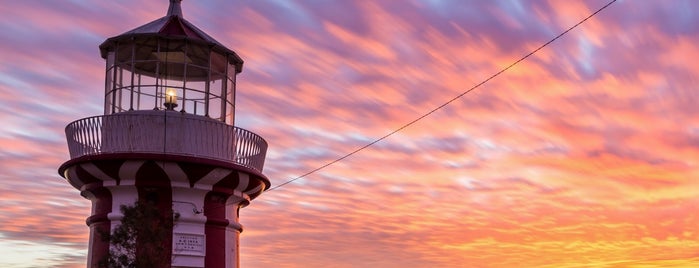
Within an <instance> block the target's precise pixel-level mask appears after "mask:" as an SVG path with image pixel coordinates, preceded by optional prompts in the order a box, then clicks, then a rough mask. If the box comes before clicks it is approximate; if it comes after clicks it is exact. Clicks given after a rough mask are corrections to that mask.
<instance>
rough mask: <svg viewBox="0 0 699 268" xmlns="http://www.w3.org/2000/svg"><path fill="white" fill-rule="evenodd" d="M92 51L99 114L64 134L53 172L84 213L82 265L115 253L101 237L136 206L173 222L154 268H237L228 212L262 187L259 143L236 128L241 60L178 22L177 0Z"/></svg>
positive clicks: (234, 219)
mask: <svg viewBox="0 0 699 268" xmlns="http://www.w3.org/2000/svg"><path fill="white" fill-rule="evenodd" d="M99 50H100V54H101V56H102V58H104V59H105V62H106V65H105V83H104V95H103V97H104V114H102V115H96V116H91V117H87V118H83V119H79V120H76V121H74V122H72V123H70V124H68V126H66V129H65V132H66V139H67V142H68V149H69V152H70V160H68V161H67V162H65V163H64V164H63V165H61V166H60V167H59V169H58V172H59V174H60V175H61V176H63V177H64V178H65V179H66V180H67V181H68V182H69V183H70V185H72V186H73V187H75V188H76V189H78V190H79V191H80V195H81V196H83V197H84V198H86V199H89V200H90V201H91V203H92V210H91V215H89V217H87V220H86V223H87V225H88V227H89V229H90V238H89V239H90V240H89V248H88V257H87V267H96V266H97V265H98V264H99V263H100V262H101V261H103V260H104V259H105V258H106V257H107V256H108V255H109V254H110V249H111V250H112V251H113V249H114V248H113V245H112V243H110V239H109V236H107V237H106V238H105V236H104V235H101V234H104V233H107V234H110V233H112V232H113V231H114V230H115V229H116V228H119V226H120V225H121V224H122V222H125V215H124V213H122V209H121V208H122V207H123V206H129V205H133V204H136V203H138V202H148V203H149V204H152V205H153V206H154V207H155V208H157V209H159V210H161V211H163V212H167V213H172V215H177V217H171V220H172V224H169V225H163V226H158V227H157V228H163V230H162V231H164V232H165V233H166V234H167V237H166V239H165V240H164V241H165V242H164V243H162V247H163V248H164V252H166V255H167V256H166V257H168V258H169V260H170V261H169V264H168V265H164V266H166V267H209V268H218V267H238V266H239V257H238V249H239V245H238V238H239V235H240V233H241V232H242V231H243V227H242V226H241V224H240V223H239V221H238V216H239V214H238V211H239V209H240V208H242V207H245V206H246V205H248V204H249V203H250V201H252V200H253V199H255V198H256V197H257V196H259V195H260V194H261V193H262V192H264V191H265V190H266V189H268V188H269V186H270V182H269V179H267V177H265V175H263V174H262V168H263V165H264V162H265V154H266V150H267V142H266V141H265V140H264V139H263V138H262V137H260V136H258V135H257V134H255V133H253V132H250V131H248V130H245V129H242V128H238V127H236V126H235V125H234V123H235V117H236V111H235V96H236V75H237V74H239V73H240V72H241V71H242V70H243V60H242V59H241V58H240V57H239V56H238V55H237V54H236V53H235V52H234V51H233V50H231V49H229V48H227V47H226V46H224V45H222V44H221V43H219V42H218V41H216V40H215V39H214V38H212V37H211V36H209V35H208V34H206V33H205V32H204V31H202V30H200V29H199V28H197V27H196V26H194V25H193V24H192V23H191V22H189V21H187V20H186V19H185V18H184V16H183V11H182V7H181V0H170V2H169V8H168V9H167V13H166V15H165V16H164V17H162V18H159V19H157V20H154V21H152V22H150V23H147V24H145V25H143V26H140V27H137V28H135V29H133V30H130V31H127V32H125V33H123V34H121V35H118V36H114V37H111V38H108V39H107V40H106V41H104V42H103V43H102V44H101V45H100V46H99ZM76 101H79V100H77V99H76ZM168 215H169V214H168ZM134 239H137V240H136V241H138V238H134ZM140 247H141V245H140V244H139V243H136V249H135V251H136V253H137V254H140V253H139V252H145V251H146V249H144V248H140Z"/></svg>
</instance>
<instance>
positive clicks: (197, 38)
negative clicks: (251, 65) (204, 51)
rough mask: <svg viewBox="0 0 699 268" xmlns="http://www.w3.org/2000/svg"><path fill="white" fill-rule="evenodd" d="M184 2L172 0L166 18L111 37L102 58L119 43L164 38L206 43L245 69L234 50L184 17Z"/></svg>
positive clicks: (105, 45) (102, 47)
mask: <svg viewBox="0 0 699 268" xmlns="http://www.w3.org/2000/svg"><path fill="white" fill-rule="evenodd" d="M181 2H182V0H170V6H169V8H168V11H167V15H165V17H162V18H159V19H157V20H154V21H151V22H149V23H146V24H145V25H143V26H140V27H137V28H135V29H133V30H130V31H127V32H125V33H123V34H120V35H117V36H114V37H110V38H109V39H107V40H105V41H104V42H103V43H102V44H101V45H100V53H101V56H102V58H104V59H106V58H107V51H109V50H110V48H111V47H113V45H114V44H115V43H117V42H119V41H125V40H132V38H138V37H153V36H157V37H162V38H166V39H186V40H188V41H193V42H199V43H205V44H207V45H209V46H210V47H212V49H213V50H217V51H220V52H221V53H224V54H226V55H227V56H228V60H229V62H231V63H233V64H234V65H235V66H236V72H237V73H239V72H241V71H242V69H243V59H241V58H240V57H239V56H238V54H236V53H235V52H234V51H233V50H230V49H228V48H227V47H226V46H224V45H223V44H221V43H219V42H218V41H216V39H214V38H213V37H211V36H209V35H208V34H206V33H205V32H204V31H202V30H201V29H199V28H197V27H196V26H194V24H192V23H191V22H189V21H187V20H186V19H184V17H183V16H182V7H181Z"/></svg>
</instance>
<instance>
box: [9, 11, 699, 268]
mask: <svg viewBox="0 0 699 268" xmlns="http://www.w3.org/2000/svg"><path fill="white" fill-rule="evenodd" d="M606 3H607V0H589V1H576V0H571V1H557V0H550V1H544V0H535V1H522V0H493V1H466V0H385V1H383V0H382V1H347V0H255V1H252V0H239V1H224V0H197V1H193V0H185V1H183V3H182V8H183V13H184V17H185V18H186V19H187V20H189V21H190V22H192V23H194V24H195V25H197V26H198V27H199V28H201V29H202V30H204V31H206V32H207V33H208V34H209V35H211V36H213V37H214V38H216V39H217V40H218V41H219V42H221V43H222V44H225V45H226V46H228V47H229V48H231V49H232V50H234V51H236V53H238V54H239V55H240V56H241V57H242V58H243V59H244V60H245V65H244V70H243V72H242V73H241V74H239V76H238V88H237V94H238V95H237V96H238V97H237V103H236V105H237V108H236V109H237V110H236V113H237V114H236V125H237V126H239V127H242V128H245V129H248V130H250V131H253V132H255V133H257V134H259V135H261V136H262V137H264V138H265V139H266V140H267V141H268V143H269V146H270V147H269V150H268V153H267V160H266V164H265V168H264V174H265V175H266V176H267V177H269V178H270V180H271V181H272V185H273V186H275V185H280V184H282V183H283V182H285V181H288V180H289V179H292V178H295V177H297V176H299V175H302V174H304V173H306V172H308V171H310V170H313V169H315V168H317V167H320V166H322V165H324V164H326V163H328V162H330V161H333V160H335V159H337V158H339V157H342V156H343V155H345V154H347V153H349V152H351V151H353V150H355V149H357V148H360V147H362V146H364V145H366V144H368V143H370V142H372V141H374V140H376V139H377V138H379V137H382V136H384V135H386V134H388V133H390V132H391V131H393V130H396V129H398V128H400V127H402V126H404V125H405V124H406V123H408V122H410V121H412V120H414V119H416V118H418V117H420V116H421V115H424V114H425V113H427V112H429V111H430V110H432V109H435V108H436V107H438V106H440V105H442V104H444V103H446V102H447V101H449V100H450V99H452V98H454V97H456V96H458V95H459V94H462V93H463V92H465V91H466V90H468V89H470V88H472V87H473V86H475V85H477V84H479V83H481V82H482V81H484V80H485V79H487V78H488V77H490V76H491V75H493V74H495V73H497V72H498V71H500V70H502V69H503V68H504V67H506V66H508V65H510V64H512V63H513V62H515V61H516V60H518V59H519V58H521V57H522V56H524V55H526V54H528V53H529V52H531V51H533V50H534V49H536V48H537V47H539V46H540V45H542V44H544V43H546V42H547V41H549V40H551V39H552V38H553V37H555V36H556V35H558V34H560V33H561V32H563V31H565V30H566V29H568V28H569V27H571V26H572V25H574V24H576V23H577V22H578V21H580V20H582V19H583V18H585V17H587V16H588V15H589V14H591V13H592V12H594V11H595V10H597V9H598V8H600V7H602V6H604V5H605V4H606ZM167 5H168V1H166V0H161V1H138V0H122V1H87V0H65V1H41V0H23V1H2V4H1V5H0V123H2V127H1V128H0V171H1V172H0V252H2V254H1V256H0V267H11V268H17V267H84V266H85V262H86V254H87V240H88V228H87V226H86V225H85V218H86V217H87V216H89V213H90V202H89V201H88V200H86V199H83V198H82V197H81V196H80V195H79V192H78V190H76V189H74V188H73V187H72V186H70V185H69V184H68V183H67V182H66V181H65V180H64V179H62V178H61V177H60V176H59V175H58V174H57V168H58V167H59V166H60V165H61V164H62V163H63V162H65V161H67V160H69V155H68V151H67V145H66V141H65V135H64V133H63V128H64V127H65V126H66V125H67V124H68V123H70V122H71V121H73V120H77V119H81V118H85V117H90V116H94V115H101V114H102V112H103V110H102V109H103V108H102V107H103V97H102V94H103V92H104V66H105V63H104V60H103V59H102V58H101V57H100V55H99V50H98V45H99V44H100V43H102V42H103V41H104V40H105V39H107V38H108V37H111V36H116V35H119V34H121V33H123V32H126V31H128V30H130V29H133V28H135V27H137V26H140V25H143V24H145V23H147V22H150V21H152V20H155V19H157V18H160V17H162V16H164V15H165V13H166V10H167ZM698 10H699V1H692V0H673V1H669V0H668V1H660V0H657V1H656V0H647V1H642V0H619V1H617V2H616V3H614V4H612V5H611V6H609V7H608V8H607V9H605V10H604V11H602V12H600V13H599V14H597V15H596V16H595V17H593V18H591V19H589V20H588V21H586V22H585V23H583V24H582V25H580V26H579V27H577V28H575V29H573V30H572V31H570V32H569V33H567V34H566V35H564V36H563V37H562V38H560V39H559V40H557V41H555V42H553V43H551V44H550V45H548V46H546V47H545V48H543V49H541V50H540V51H538V52H537V53H536V54H534V55H533V56H531V57H529V58H528V59H526V60H524V61H522V62H520V63H519V64H517V65H516V66H514V67H512V68H511V69H509V70H507V71H506V72H504V73H502V74H501V75H499V76H497V77H495V78H494V79H492V80H490V81H488V82H487V83H485V84H484V85H482V86H480V87H478V88H476V89H475V90H473V91H472V92H470V93H468V94H466V95H464V96H463V97H461V98H459V99H457V100H455V101H453V102H451V103H450V104H449V105H447V106H445V107H444V108H442V109H439V110H438V111H436V112H434V113H432V114H431V115H429V116H427V117H425V118H424V119H423V120H421V121H419V122H417V123H415V124H412V125H411V126H409V127H407V128H405V129H403V130H402V131H400V132H398V133H396V134H395V135H392V136H390V137H388V138H387V139H385V140H382V141H381V142H378V143H377V144H375V145H374V146H371V147H369V148H367V149H365V150H362V151H360V152H358V153H356V154H354V155H352V156H350V157H348V158H346V159H344V160H342V161H340V162H338V163H335V164H333V165H331V166H329V167H327V168H324V169H322V170H320V171H318V172H315V173H313V174H311V175H309V176H307V177H304V178H302V179H299V180H296V181H294V182H293V183H290V184H287V185H284V186H282V187H280V188H277V189H274V190H272V191H268V192H266V193H264V194H262V195H261V196H260V197H258V198H257V199H255V200H254V201H253V202H252V203H251V205H250V206H248V207H246V208H244V209H243V210H242V211H241V223H242V224H243V225H244V226H245V230H244V232H243V233H242V234H241V238H240V244H241V249H240V258H241V266H242V267H699V213H698V211H699V89H698V88H697V87H698V85H699V61H697V59H699V46H698V45H697V44H699V11H698Z"/></svg>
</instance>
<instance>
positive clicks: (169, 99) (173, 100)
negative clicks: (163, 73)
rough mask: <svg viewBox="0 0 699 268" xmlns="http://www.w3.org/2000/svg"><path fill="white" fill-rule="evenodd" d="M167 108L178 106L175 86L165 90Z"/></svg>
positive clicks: (172, 108)
mask: <svg viewBox="0 0 699 268" xmlns="http://www.w3.org/2000/svg"><path fill="white" fill-rule="evenodd" d="M164 105H165V108H167V109H168V110H174V109H175V107H177V91H176V90H175V89H174V88H168V89H167V90H165V104H164Z"/></svg>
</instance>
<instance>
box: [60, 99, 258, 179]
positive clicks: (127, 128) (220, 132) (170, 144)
mask: <svg viewBox="0 0 699 268" xmlns="http://www.w3.org/2000/svg"><path fill="white" fill-rule="evenodd" d="M66 139H67V140H68V150H69V152H70V157H71V159H76V158H80V157H83V156H91V155H105V154H119V153H135V154H139V153H143V154H164V155H174V156H185V157H194V158H204V159H211V160H218V161H224V162H229V163H234V164H237V165H240V166H244V167H247V168H251V169H253V170H256V171H258V172H260V173H262V168H263V166H264V162H265V154H266V152H267V142H266V141H265V140H264V139H262V137H260V136H258V135H257V134H255V133H252V132H250V131H247V130H245V129H242V128H238V127H234V126H231V125H227V124H225V123H222V122H220V121H217V120H214V119H210V118H206V117H203V116H198V115H190V114H186V113H180V112H175V111H158V110H153V111H130V112H122V113H116V114H111V115H104V116H93V117H88V118H83V119H80V120H77V121H74V122H72V123H70V124H68V126H66Z"/></svg>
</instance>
